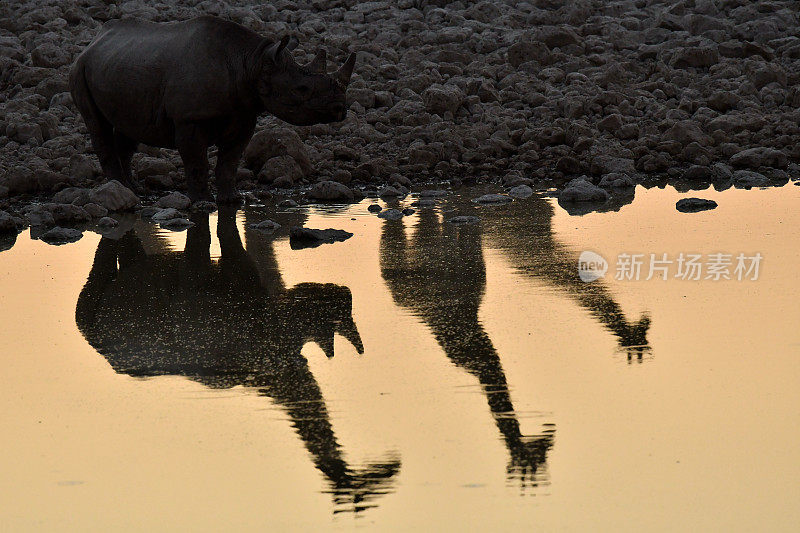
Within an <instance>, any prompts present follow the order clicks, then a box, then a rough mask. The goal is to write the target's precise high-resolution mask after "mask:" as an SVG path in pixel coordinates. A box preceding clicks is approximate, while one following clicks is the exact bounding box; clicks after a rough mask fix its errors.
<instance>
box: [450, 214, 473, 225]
mask: <svg viewBox="0 0 800 533" xmlns="http://www.w3.org/2000/svg"><path fill="white" fill-rule="evenodd" d="M480 221H481V219H480V218H478V217H476V216H472V215H459V216H456V217H453V218H451V219H450V220H448V222H449V223H451V224H456V225H462V224H477V223H478V222H480Z"/></svg>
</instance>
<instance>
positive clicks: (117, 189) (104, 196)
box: [89, 180, 139, 211]
mask: <svg viewBox="0 0 800 533" xmlns="http://www.w3.org/2000/svg"><path fill="white" fill-rule="evenodd" d="M89 200H90V201H91V202H93V203H95V204H97V205H100V206H103V207H105V208H106V209H108V210H109V211H126V210H128V209H133V208H134V207H136V206H137V205H139V198H138V197H137V196H136V194H134V192H133V191H132V190H130V189H128V188H127V187H125V186H124V185H122V184H121V183H120V182H118V181H117V180H111V181H109V182H108V183H104V184H103V185H100V186H99V187H95V188H94V189H92V191H91V192H90V193H89Z"/></svg>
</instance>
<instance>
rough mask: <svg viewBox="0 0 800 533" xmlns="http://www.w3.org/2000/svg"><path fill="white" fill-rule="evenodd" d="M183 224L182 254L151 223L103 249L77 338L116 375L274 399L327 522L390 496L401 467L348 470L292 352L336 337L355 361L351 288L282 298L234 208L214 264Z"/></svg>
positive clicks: (222, 223) (200, 223)
mask: <svg viewBox="0 0 800 533" xmlns="http://www.w3.org/2000/svg"><path fill="white" fill-rule="evenodd" d="M192 221H193V222H194V223H195V225H194V226H193V227H191V228H189V230H188V233H187V236H186V246H185V249H184V250H183V251H170V250H169V249H168V248H167V247H165V246H164V245H163V244H164V243H163V242H161V241H160V240H159V237H158V235H157V234H156V232H155V229H154V227H153V226H150V225H139V226H137V227H136V229H135V230H132V231H129V232H128V233H125V234H124V235H123V236H122V237H121V238H119V239H118V240H114V239H111V238H103V239H101V240H100V243H99V244H98V247H97V251H96V253H95V258H94V263H93V265H92V269H91V272H90V273H89V276H88V279H87V281H86V284H85V285H84V287H83V290H82V291H81V294H80V297H79V299H78V304H77V310H76V321H77V324H78V328H79V329H80V331H81V332H82V333H83V335H84V337H85V338H86V340H87V341H88V342H89V343H90V344H91V345H92V346H93V347H94V348H95V349H96V350H97V351H98V352H99V353H100V354H102V355H103V356H104V357H105V358H106V359H107V360H108V362H109V363H110V364H111V366H112V367H113V368H114V370H115V371H116V372H119V373H124V374H128V375H132V376H155V375H178V376H185V377H187V378H189V379H192V380H194V381H197V382H199V383H202V384H203V385H205V386H207V387H211V388H227V387H233V386H237V385H241V386H246V387H251V388H255V389H256V390H257V391H258V392H259V394H262V395H265V396H268V397H270V398H272V399H273V401H274V402H275V403H276V404H277V405H279V406H280V407H281V408H282V409H283V411H284V412H285V413H286V415H287V417H288V418H289V420H290V421H291V424H292V425H293V427H294V428H295V430H296V432H297V434H298V436H299V437H300V439H301V440H302V441H303V443H304V445H305V447H306V449H307V450H308V452H309V454H310V456H311V458H312V460H313V462H314V464H315V466H316V467H317V468H318V469H319V470H320V471H321V472H322V473H323V474H324V475H325V477H326V478H327V480H328V485H329V487H328V489H326V492H330V493H331V495H332V498H333V501H334V503H335V512H341V511H353V512H359V511H362V510H364V509H366V508H368V507H371V506H374V500H375V499H376V498H377V497H378V496H380V495H382V494H385V493H387V492H391V490H392V486H393V483H394V478H395V476H396V474H397V472H398V471H399V468H400V460H399V458H398V457H396V456H395V455H394V454H393V453H388V454H385V455H384V458H383V459H381V460H378V461H375V462H370V463H367V464H364V465H359V466H352V465H350V464H348V462H347V461H346V460H345V455H344V453H343V451H342V448H341V446H340V445H339V443H338V442H337V439H336V436H335V434H334V431H333V427H332V424H331V421H330V416H329V413H328V410H327V407H326V402H325V398H324V397H323V395H322V391H321V390H320V387H319V385H318V383H317V381H316V379H315V378H314V375H313V374H312V373H311V371H310V369H309V366H308V362H307V361H306V359H305V357H304V356H303V355H302V354H301V350H302V348H303V346H304V345H305V344H306V343H307V342H309V341H312V342H315V343H317V344H318V345H319V346H320V347H321V348H322V350H323V352H324V353H325V355H327V356H328V357H329V358H330V357H333V355H334V335H336V334H338V335H341V336H342V337H344V338H345V339H347V340H348V341H349V342H350V344H351V345H352V346H353V347H354V348H355V351H356V352H358V353H362V352H363V345H362V342H361V337H360V335H359V333H358V329H357V328H356V325H355V323H354V321H353V317H352V297H351V293H350V290H349V289H348V288H347V287H343V286H339V285H334V284H320V283H301V284H298V285H296V286H294V287H291V288H286V287H285V286H284V284H283V280H282V278H281V275H280V271H279V270H278V268H277V261H276V260H275V257H274V252H273V250H272V244H271V241H264V242H259V243H258V244H254V245H253V249H254V250H257V253H256V252H254V251H251V250H245V248H244V246H243V245H242V241H241V239H240V236H239V231H238V229H237V227H236V218H235V211H233V210H229V211H222V212H220V213H219V217H218V226H217V236H218V238H219V243H220V249H221V256H220V258H219V260H212V258H211V254H210V250H209V246H210V244H211V234H210V228H209V217H208V215H207V214H196V215H193V217H192ZM251 237H254V236H252V235H251ZM253 242H254V243H255V242H256V239H255V237H254V238H253ZM148 248H149V249H150V250H149V253H148V251H147V249H148Z"/></svg>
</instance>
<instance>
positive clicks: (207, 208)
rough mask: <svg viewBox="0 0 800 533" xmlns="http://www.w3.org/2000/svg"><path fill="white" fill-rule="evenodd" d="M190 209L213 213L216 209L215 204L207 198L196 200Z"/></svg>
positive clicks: (197, 211)
mask: <svg viewBox="0 0 800 533" xmlns="http://www.w3.org/2000/svg"><path fill="white" fill-rule="evenodd" d="M190 209H191V210H192V211H194V212H196V213H213V212H214V211H216V210H217V204H215V203H214V202H212V201H209V200H198V201H197V202H195V203H193V204H192V205H191V207H190Z"/></svg>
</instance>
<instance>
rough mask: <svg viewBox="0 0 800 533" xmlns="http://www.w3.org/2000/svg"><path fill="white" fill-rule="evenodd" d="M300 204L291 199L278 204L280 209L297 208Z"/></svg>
mask: <svg viewBox="0 0 800 533" xmlns="http://www.w3.org/2000/svg"><path fill="white" fill-rule="evenodd" d="M297 206H298V204H297V202H295V201H294V200H292V199H291V198H286V199H285V200H281V201H280V202H278V207H297Z"/></svg>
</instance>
